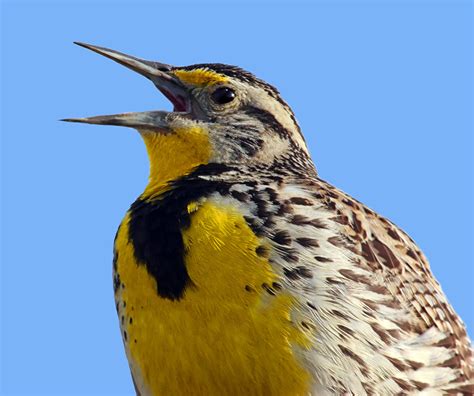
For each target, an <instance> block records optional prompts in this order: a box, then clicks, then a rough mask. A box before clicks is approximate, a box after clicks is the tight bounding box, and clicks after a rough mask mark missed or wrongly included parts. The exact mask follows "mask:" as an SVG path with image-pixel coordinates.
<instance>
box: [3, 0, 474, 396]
mask: <svg viewBox="0 0 474 396" xmlns="http://www.w3.org/2000/svg"><path fill="white" fill-rule="evenodd" d="M154 3H155V4H152V3H151V2H150V3H147V2H138V1H137V2H132V1H129V2H115V3H112V2H106V1H105V2H84V3H78V2H71V3H66V2H64V3H60V2H42V1H37V2H33V1H31V2H23V1H13V0H12V1H8V2H6V3H4V4H3V7H2V21H1V25H2V63H1V65H2V115H1V122H2V188H3V191H2V199H3V202H2V205H3V206H2V226H3V228H2V231H3V238H2V255H3V256H2V274H1V275H2V284H1V298H2V310H1V319H2V324H1V327H0V328H1V337H2V338H1V340H2V344H1V356H2V372H1V379H0V380H1V389H2V392H3V393H4V394H12V395H13V394H15V395H16V394H18V395H20V394H44V395H51V394H58V395H65V394H132V392H133V388H132V383H131V380H130V376H129V372H128V367H127V363H126V359H125V355H124V352H123V348H122V343H121V339H120V334H119V331H118V321H117V319H116V316H115V310H114V303H113V293H112V279H111V260H112V241H113V237H114V234H115V230H116V227H117V225H118V224H119V222H120V220H121V217H122V215H123V214H124V212H125V211H126V209H127V208H128V206H129V204H130V203H131V202H132V201H133V200H134V199H135V197H136V196H137V195H138V194H139V193H140V192H141V191H142V189H143V188H144V186H145V183H146V179H147V171H148V169H147V166H148V164H147V159H146V155H145V150H144V147H143V144H142V142H141V140H140V138H139V136H138V134H137V133H136V132H134V131H133V130H127V129H123V128H113V127H94V126H87V125H73V124H65V123H60V122H58V121H57V120H58V119H60V118H64V117H74V116H88V115H97V114H107V113H115V112H122V111H142V110H149V109H163V108H165V109H169V108H170V105H169V104H168V103H167V101H166V100H165V99H164V98H163V97H162V96H161V94H159V93H158V92H157V91H156V90H155V89H154V87H153V86H152V85H151V84H150V83H149V82H148V81H147V80H145V79H144V78H143V77H141V76H139V75H136V74H134V73H133V72H131V71H129V70H127V69H125V68H123V67H121V66H119V65H117V64H114V63H113V62H111V61H109V60H107V59H105V58H102V57H100V56H98V55H96V54H94V53H92V52H89V51H87V50H85V49H83V48H79V47H76V46H74V45H73V44H72V41H73V40H80V41H85V42H90V43H94V44H97V45H104V46H107V47H110V48H113V49H118V50H121V51H124V52H127V53H130V54H134V55H137V56H140V57H144V58H148V59H152V60H160V61H163V62H167V63H174V64H180V65H186V64H191V63H197V62H212V61H214V62H225V63H231V64H238V65H240V66H242V67H244V68H247V69H249V70H251V71H253V72H255V73H256V74H257V75H259V76H260V77H262V78H264V79H266V80H268V81H269V82H271V83H273V84H275V85H276V86H277V87H278V88H279V89H280V90H281V92H282V94H283V96H284V98H285V99H286V100H287V101H288V102H289V103H290V105H291V106H292V107H293V109H294V111H295V113H296V115H297V117H298V119H299V121H300V123H301V126H302V129H303V131H304V132H305V134H306V137H307V140H308V142H309V146H310V148H311V152H312V154H313V157H314V161H315V163H316V165H317V167H318V169H319V172H320V175H321V177H323V178H324V179H327V180H329V181H330V182H332V183H333V184H335V185H336V186H338V187H339V188H341V189H343V190H345V191H346V192H348V193H350V194H351V195H353V196H355V197H356V198H358V199H360V200H361V201H363V202H364V203H366V204H367V205H369V206H370V207H372V208H374V209H375V210H377V211H378V212H380V213H382V214H384V215H385V216H387V217H389V218H390V219H391V220H393V221H394V222H395V223H397V224H398V225H400V226H401V227H402V228H403V229H405V230H406V231H407V232H408V233H409V234H410V235H411V236H412V237H413V238H414V239H415V240H416V241H417V242H418V243H419V245H420V246H421V248H422V249H423V250H424V252H425V253H426V254H427V256H428V257H429V259H430V261H431V264H432V268H433V271H434V273H435V274H436V276H437V278H438V279H439V280H440V282H441V284H442V285H443V288H444V290H445V291H446V293H447V295H448V297H449V300H450V301H451V302H452V304H453V305H454V307H455V308H456V310H457V311H458V312H459V313H460V315H461V316H462V317H463V318H464V321H465V322H466V323H467V326H468V328H469V330H470V332H471V335H472V334H473V331H474V313H473V308H472V305H473V293H472V285H473V275H474V274H473V261H474V260H473V258H474V257H473V256H474V255H473V242H472V241H473V239H474V238H473V236H474V235H473V217H474V216H473V215H474V213H473V118H472V106H473V74H472V73H473V61H472V55H473V49H472V44H473V43H472V3H471V2H468V1H466V2H460V1H451V0H449V1H448V0H447V1H445V2H440V1H437V2H435V1H431V2H430V1H411V2H409V1H398V2H396V1H394V2H383V1H379V2H367V1H366V2H360V1H353V2H348V1H346V2H339V1H328V2H313V3H311V4H310V3H302V2H293V3H291V4H289V3H287V4H284V3H273V4H271V3H260V4H258V5H256V4H252V3H251V2H247V3H240V4H229V5H219V3H205V4H204V3H203V4H200V5H197V4H194V5H193V4H192V3H182V2H181V3H178V2H177V3H175V5H173V3H168V4H159V3H156V2H154Z"/></svg>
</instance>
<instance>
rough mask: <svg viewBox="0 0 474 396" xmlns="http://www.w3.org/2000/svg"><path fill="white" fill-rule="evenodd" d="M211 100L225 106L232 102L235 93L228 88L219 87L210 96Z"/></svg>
mask: <svg viewBox="0 0 474 396" xmlns="http://www.w3.org/2000/svg"><path fill="white" fill-rule="evenodd" d="M211 98H212V100H213V101H214V102H216V103H218V104H225V103H229V102H232V101H233V100H234V98H235V92H234V90H232V89H230V88H228V87H220V88H217V89H216V90H215V91H214V92H213V93H212V94H211Z"/></svg>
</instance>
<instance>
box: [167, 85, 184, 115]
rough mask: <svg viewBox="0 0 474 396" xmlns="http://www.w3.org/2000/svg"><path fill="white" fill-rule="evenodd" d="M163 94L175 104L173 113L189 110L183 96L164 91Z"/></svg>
mask: <svg viewBox="0 0 474 396" xmlns="http://www.w3.org/2000/svg"><path fill="white" fill-rule="evenodd" d="M161 92H162V93H163V95H165V96H166V97H167V98H168V100H169V101H170V102H171V103H172V104H173V111H180V112H185V111H186V110H187V105H186V99H185V98H183V97H182V96H181V95H176V96H175V95H173V94H172V93H171V92H169V91H167V90H165V89H162V90H161Z"/></svg>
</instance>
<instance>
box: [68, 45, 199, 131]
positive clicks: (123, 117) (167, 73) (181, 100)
mask: <svg viewBox="0 0 474 396" xmlns="http://www.w3.org/2000/svg"><path fill="white" fill-rule="evenodd" d="M75 44H77V45H79V46H81V47H84V48H87V49H90V50H91V51H94V52H97V53H98V54H100V55H103V56H105V57H107V58H109V59H112V60H114V61H115V62H117V63H120V64H121V65H123V66H125V67H128V68H129V69H131V70H133V71H135V72H137V73H140V74H141V75H142V76H145V77H146V78H148V79H149V80H151V81H152V82H153V83H154V84H155V86H156V87H157V88H158V89H159V90H160V91H161V92H162V93H163V94H164V95H165V96H166V97H167V98H168V99H169V100H170V102H171V103H172V104H173V106H174V109H173V112H174V113H169V112H166V111H146V112H138V113H122V114H113V115H103V116H97V117H87V118H65V119H63V120H61V121H69V122H82V123H86V124H99V125H119V126H127V127H132V128H137V129H153V130H158V131H163V132H165V131H166V130H167V126H168V121H169V118H170V116H171V115H172V114H176V113H181V114H183V115H185V114H187V113H189V112H191V100H190V97H189V93H188V90H187V89H186V88H185V87H184V86H183V84H182V83H181V82H180V81H179V79H178V78H176V77H175V76H174V75H173V74H172V73H171V71H172V70H173V67H172V66H170V65H166V64H164V63H159V62H151V61H146V60H143V59H139V58H135V57H133V56H130V55H125V54H122V53H121V52H118V51H114V50H111V49H108V48H103V47H98V46H95V45H91V44H85V43H79V42H75Z"/></svg>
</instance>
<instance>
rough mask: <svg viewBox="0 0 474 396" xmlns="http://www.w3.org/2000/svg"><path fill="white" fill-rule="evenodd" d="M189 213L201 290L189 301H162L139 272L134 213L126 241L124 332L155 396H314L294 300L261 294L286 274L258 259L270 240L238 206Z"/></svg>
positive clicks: (189, 246) (195, 288) (190, 250)
mask: <svg viewBox="0 0 474 396" xmlns="http://www.w3.org/2000/svg"><path fill="white" fill-rule="evenodd" d="M188 210H190V211H192V212H193V215H192V218H191V225H190V227H189V228H187V229H186V230H184V231H183V239H184V243H185V249H186V252H187V255H186V258H185V260H186V267H187V270H188V273H189V276H190V278H191V280H192V285H191V286H189V287H188V288H187V290H186V291H185V294H184V297H183V298H182V299H181V300H178V301H171V300H169V299H163V298H161V297H160V296H159V295H158V294H157V291H156V282H155V280H154V278H153V277H151V276H150V275H149V274H148V272H147V270H146V268H145V266H143V265H137V262H136V261H135V258H134V253H133V245H132V244H131V243H130V242H129V238H128V222H129V216H128V215H127V217H126V218H125V219H124V222H123V223H122V226H121V228H120V231H119V233H118V236H117V240H116V248H117V250H118V262H117V268H118V272H119V273H120V278H121V280H122V282H123V283H124V284H125V285H126V288H125V289H121V290H120V292H119V293H121V299H122V300H124V301H126V308H124V309H125V310H126V311H125V312H126V315H127V317H129V316H131V317H132V318H133V323H132V324H128V323H127V322H126V323H125V324H124V327H123V329H124V330H125V331H127V333H128V345H129V346H128V348H127V353H128V354H129V360H130V362H131V363H132V367H135V370H137V371H136V372H135V375H136V377H140V378H141V379H142V380H143V382H144V384H145V385H146V387H147V388H148V389H149V390H150V392H151V393H152V394H153V395H247V394H248V395H250V394H251V395H262V396H263V395H307V394H308V392H309V389H310V376H309V373H308V372H307V371H306V370H305V369H304V368H303V366H302V365H301V363H300V362H299V361H298V360H297V359H296V357H295V355H294V353H293V347H299V348H309V346H310V341H309V339H308V338H307V336H306V335H305V334H304V333H303V332H302V331H301V330H300V329H298V328H296V326H294V325H293V324H292V322H291V320H290V311H291V309H292V307H293V304H294V303H295V302H294V299H293V298H292V297H291V296H289V295H287V294H284V293H278V294H277V295H276V296H270V295H268V294H267V292H266V291H265V290H264V289H263V288H262V284H264V283H266V284H268V285H271V284H272V282H274V281H278V280H279V276H278V275H277V274H275V273H274V272H273V270H272V267H271V265H270V263H269V262H268V259H267V258H263V257H259V256H258V255H257V254H256V252H255V249H256V248H257V247H258V246H259V245H260V244H261V241H260V240H259V238H258V237H257V236H255V234H254V233H253V232H252V230H251V229H250V228H249V226H248V225H247V223H246V222H245V220H244V218H243V216H242V215H241V214H240V213H238V212H237V211H236V210H235V209H233V208H231V207H223V206H217V205H215V204H213V203H211V202H210V201H206V202H205V203H203V204H201V206H198V205H197V204H195V203H194V204H190V205H189V206H188ZM135 340H136V341H135ZM137 372H139V373H140V375H138V374H137Z"/></svg>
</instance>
